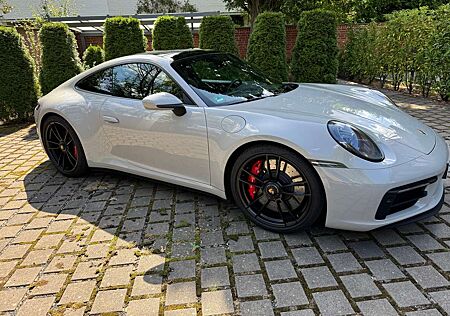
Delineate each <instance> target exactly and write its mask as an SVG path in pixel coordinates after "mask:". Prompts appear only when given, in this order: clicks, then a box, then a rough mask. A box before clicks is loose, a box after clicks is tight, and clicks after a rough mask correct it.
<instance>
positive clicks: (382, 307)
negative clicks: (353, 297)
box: [356, 299, 398, 316]
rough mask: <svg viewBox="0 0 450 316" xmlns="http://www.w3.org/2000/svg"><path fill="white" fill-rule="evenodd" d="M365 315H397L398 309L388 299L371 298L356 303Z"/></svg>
mask: <svg viewBox="0 0 450 316" xmlns="http://www.w3.org/2000/svg"><path fill="white" fill-rule="evenodd" d="M356 304H357V305H358V307H359V309H360V310H361V313H362V314H363V315H365V316H379V315H383V316H396V315H398V313H397V311H396V310H395V309H394V307H392V305H391V304H390V303H389V301H388V300H387V299H379V300H370V301H363V302H358V303H356Z"/></svg>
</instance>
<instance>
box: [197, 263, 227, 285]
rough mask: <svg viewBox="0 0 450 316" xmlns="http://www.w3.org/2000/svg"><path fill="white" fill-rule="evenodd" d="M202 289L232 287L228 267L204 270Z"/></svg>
mask: <svg viewBox="0 0 450 316" xmlns="http://www.w3.org/2000/svg"><path fill="white" fill-rule="evenodd" d="M201 284H202V288H210V287H220V286H229V285H230V276H229V274H228V268H227V267H215V268H205V269H202V273H201Z"/></svg>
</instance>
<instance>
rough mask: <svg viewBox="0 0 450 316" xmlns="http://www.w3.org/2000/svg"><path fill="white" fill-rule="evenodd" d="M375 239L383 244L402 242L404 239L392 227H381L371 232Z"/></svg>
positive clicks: (390, 244)
mask: <svg viewBox="0 0 450 316" xmlns="http://www.w3.org/2000/svg"><path fill="white" fill-rule="evenodd" d="M372 235H373V236H374V237H375V239H376V240H377V241H378V242H379V243H380V244H382V245H383V246H392V245H398V244H404V243H405V240H404V239H403V238H402V237H401V236H400V235H399V234H397V233H396V232H395V231H394V230H392V229H381V230H375V231H373V232H372Z"/></svg>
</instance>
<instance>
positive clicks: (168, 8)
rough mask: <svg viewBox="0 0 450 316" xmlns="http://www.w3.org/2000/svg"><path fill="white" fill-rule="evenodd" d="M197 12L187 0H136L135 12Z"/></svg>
mask: <svg viewBox="0 0 450 316" xmlns="http://www.w3.org/2000/svg"><path fill="white" fill-rule="evenodd" d="M174 12H197V7H196V6H195V5H193V4H191V3H190V2H189V0H184V1H179V0H138V2H137V11H136V13H138V14H140V13H174Z"/></svg>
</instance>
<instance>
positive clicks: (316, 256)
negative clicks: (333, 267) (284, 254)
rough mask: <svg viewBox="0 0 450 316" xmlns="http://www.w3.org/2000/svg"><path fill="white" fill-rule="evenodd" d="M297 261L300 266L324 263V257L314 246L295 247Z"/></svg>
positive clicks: (293, 251) (294, 253)
mask: <svg viewBox="0 0 450 316" xmlns="http://www.w3.org/2000/svg"><path fill="white" fill-rule="evenodd" d="M292 254H293V255H294V258H295V261H296V262H297V264H298V265H299V266H306V265H310V264H318V263H323V262H324V261H323V259H322V257H321V255H320V253H319V251H317V249H316V248H314V247H305V248H295V249H292Z"/></svg>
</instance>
